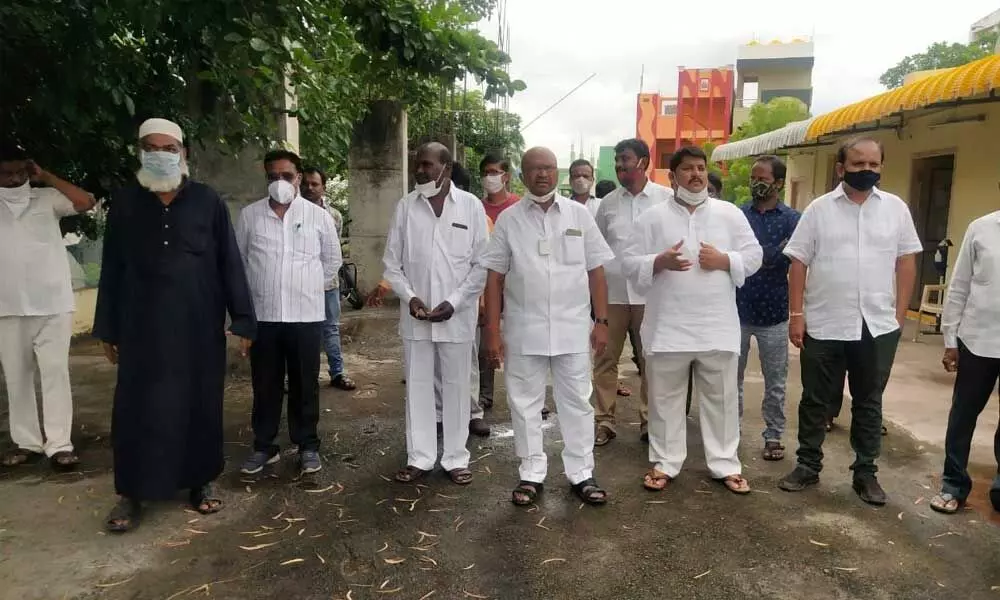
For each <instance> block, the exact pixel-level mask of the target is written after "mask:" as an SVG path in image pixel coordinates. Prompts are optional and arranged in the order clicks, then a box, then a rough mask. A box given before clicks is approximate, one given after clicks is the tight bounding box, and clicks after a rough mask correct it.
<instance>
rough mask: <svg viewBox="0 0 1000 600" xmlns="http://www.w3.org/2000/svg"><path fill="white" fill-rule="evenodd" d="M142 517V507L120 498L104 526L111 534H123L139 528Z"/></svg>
mask: <svg viewBox="0 0 1000 600" xmlns="http://www.w3.org/2000/svg"><path fill="white" fill-rule="evenodd" d="M141 516H142V505H141V504H139V503H138V502H136V501H134V500H132V499H130V498H126V497H124V496H122V498H121V499H120V500H119V501H118V504H116V505H115V507H114V508H112V509H111V512H110V513H109V514H108V518H107V520H106V521H105V524H104V526H105V527H106V528H107V530H108V531H110V532H112V533H125V532H126V531H132V530H133V529H135V528H136V527H138V526H139V519H140V517H141Z"/></svg>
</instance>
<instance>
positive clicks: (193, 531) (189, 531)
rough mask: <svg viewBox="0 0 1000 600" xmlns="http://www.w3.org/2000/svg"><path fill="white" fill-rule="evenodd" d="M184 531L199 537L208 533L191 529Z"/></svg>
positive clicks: (186, 528)
mask: <svg viewBox="0 0 1000 600" xmlns="http://www.w3.org/2000/svg"><path fill="white" fill-rule="evenodd" d="M184 531H186V532H188V533H197V534H199V535H204V534H206V533H208V532H207V531H202V530H200V529H191V528H189V527H185V528H184Z"/></svg>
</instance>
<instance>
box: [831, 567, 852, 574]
mask: <svg viewBox="0 0 1000 600" xmlns="http://www.w3.org/2000/svg"><path fill="white" fill-rule="evenodd" d="M833 570H834V571H844V572H845V573H853V572H855V571H857V570H858V568H857V567H834V568H833Z"/></svg>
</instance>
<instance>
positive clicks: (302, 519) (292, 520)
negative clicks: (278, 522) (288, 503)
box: [285, 517, 306, 523]
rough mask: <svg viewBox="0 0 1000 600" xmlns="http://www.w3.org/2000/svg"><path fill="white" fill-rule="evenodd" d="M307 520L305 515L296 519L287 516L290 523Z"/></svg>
mask: <svg viewBox="0 0 1000 600" xmlns="http://www.w3.org/2000/svg"><path fill="white" fill-rule="evenodd" d="M305 520H306V519H305V517H296V518H294V519H293V518H291V517H285V521H286V522H288V523H298V522H299V521H305Z"/></svg>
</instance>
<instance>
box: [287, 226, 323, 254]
mask: <svg viewBox="0 0 1000 600" xmlns="http://www.w3.org/2000/svg"><path fill="white" fill-rule="evenodd" d="M291 235H292V257H293V258H294V259H295V260H297V261H311V260H314V259H317V258H319V255H320V234H319V228H317V227H309V226H306V225H302V226H301V227H299V226H293V228H292V232H291Z"/></svg>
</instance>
